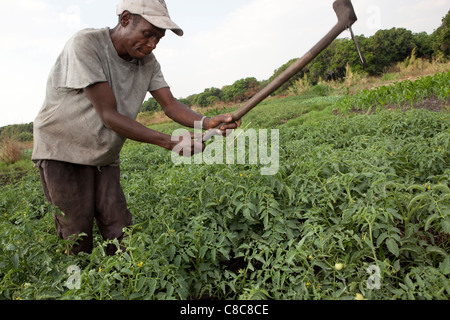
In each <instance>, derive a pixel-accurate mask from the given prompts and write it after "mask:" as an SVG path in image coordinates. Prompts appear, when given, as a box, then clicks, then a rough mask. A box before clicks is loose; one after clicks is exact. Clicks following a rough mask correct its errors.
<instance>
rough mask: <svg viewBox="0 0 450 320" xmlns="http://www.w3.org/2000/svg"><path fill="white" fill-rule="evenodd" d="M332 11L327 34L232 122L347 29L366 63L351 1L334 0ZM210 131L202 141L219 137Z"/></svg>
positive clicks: (246, 104) (265, 88)
mask: <svg viewBox="0 0 450 320" xmlns="http://www.w3.org/2000/svg"><path fill="white" fill-rule="evenodd" d="M333 8H334V11H335V12H336V14H337V17H338V22H337V24H336V25H335V26H334V27H333V29H331V30H330V32H328V34H327V35H326V36H325V37H324V38H323V39H322V40H320V41H319V42H318V43H317V44H316V45H315V46H314V47H313V48H312V49H311V50H309V51H308V52H307V53H306V54H305V55H304V56H303V57H301V58H300V59H298V60H297V61H295V62H294V63H293V64H292V65H291V66H290V67H289V68H288V69H286V70H285V71H284V72H283V73H282V74H280V75H279V76H278V77H277V78H275V79H274V80H273V81H272V82H271V83H269V84H268V85H267V86H266V87H264V88H263V89H262V90H261V91H260V92H258V93H257V94H256V95H254V96H253V97H252V98H251V99H250V100H248V101H247V102H246V103H245V104H244V105H242V106H241V107H240V108H239V109H238V110H237V111H236V112H234V113H233V114H232V117H233V120H234V121H238V120H240V119H241V118H242V117H243V116H245V115H246V114H247V113H248V112H249V111H250V110H252V109H253V108H254V107H256V106H257V105H258V104H259V103H260V102H261V101H263V100H264V99H265V98H267V97H268V96H269V95H270V94H272V93H273V92H274V91H276V90H277V89H278V88H280V87H281V86H282V85H283V84H284V83H286V82H287V81H289V80H290V79H291V78H292V77H293V76H294V75H296V74H297V73H298V72H300V71H301V70H302V69H303V68H304V67H305V66H306V65H308V64H309V63H310V62H311V61H312V60H313V59H314V58H316V57H317V56H318V55H319V54H320V53H321V52H322V51H323V50H325V49H326V48H327V47H328V46H329V45H330V44H331V43H332V42H333V41H334V40H335V39H336V38H337V37H338V36H339V35H340V34H341V33H342V32H344V31H345V30H347V29H349V30H350V34H351V36H352V39H353V41H354V42H355V45H356V48H357V50H358V53H359V57H360V58H361V61H362V63H363V65H366V61H365V59H364V57H363V55H362V53H361V50H360V48H359V45H358V42H357V41H356V38H355V36H354V34H353V31H352V25H353V24H354V23H355V22H356V20H358V18H357V17H356V13H355V10H354V8H353V5H352V2H351V0H336V1H335V2H334V3H333ZM220 126H221V125H219V126H217V127H216V128H215V129H211V130H209V131H207V132H205V134H204V135H203V141H208V140H210V139H211V138H212V137H213V136H215V135H221V132H220V130H219V129H218V128H219V127H220Z"/></svg>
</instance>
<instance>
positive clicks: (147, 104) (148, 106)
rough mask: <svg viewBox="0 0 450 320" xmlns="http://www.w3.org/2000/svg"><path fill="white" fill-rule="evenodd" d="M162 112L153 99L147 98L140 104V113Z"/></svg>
mask: <svg viewBox="0 0 450 320" xmlns="http://www.w3.org/2000/svg"><path fill="white" fill-rule="evenodd" d="M160 110H162V108H161V105H160V104H159V103H158V101H156V99H155V98H149V99H148V100H147V101H144V103H143V104H142V108H141V112H148V111H150V112H154V111H160Z"/></svg>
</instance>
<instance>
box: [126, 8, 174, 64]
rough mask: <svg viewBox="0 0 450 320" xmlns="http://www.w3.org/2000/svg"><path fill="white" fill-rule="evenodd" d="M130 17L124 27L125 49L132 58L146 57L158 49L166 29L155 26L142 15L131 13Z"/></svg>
mask: <svg viewBox="0 0 450 320" xmlns="http://www.w3.org/2000/svg"><path fill="white" fill-rule="evenodd" d="M124 18H125V19H127V17H124ZM128 19H129V21H128V24H127V25H126V27H125V29H124V30H125V34H124V36H125V37H124V38H125V41H124V49H125V50H126V51H127V53H128V55H129V56H130V57H131V58H135V59H144V58H145V57H146V56H148V55H149V54H151V53H152V51H153V50H155V49H156V46H157V45H158V43H159V41H160V40H161V38H163V37H164V36H165V34H166V30H164V29H160V28H157V27H155V26H154V25H152V24H151V23H150V22H148V21H147V20H145V19H144V18H142V17H140V16H136V15H131V14H130V17H129V18H128Z"/></svg>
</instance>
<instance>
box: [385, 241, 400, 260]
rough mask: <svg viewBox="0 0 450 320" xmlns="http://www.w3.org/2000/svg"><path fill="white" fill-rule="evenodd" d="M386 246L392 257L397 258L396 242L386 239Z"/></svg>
mask: <svg viewBox="0 0 450 320" xmlns="http://www.w3.org/2000/svg"><path fill="white" fill-rule="evenodd" d="M386 246H387V248H388V249H389V251H390V252H391V253H392V254H393V255H395V256H396V257H398V255H399V248H398V245H397V242H396V241H395V240H394V239H387V240H386Z"/></svg>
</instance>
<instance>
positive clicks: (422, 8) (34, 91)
mask: <svg viewBox="0 0 450 320" xmlns="http://www.w3.org/2000/svg"><path fill="white" fill-rule="evenodd" d="M166 2H167V5H168V8H169V11H170V14H171V17H172V19H173V20H174V21H175V22H176V23H177V24H178V25H179V26H180V27H182V28H183V30H184V32H185V35H184V36H183V37H178V36H176V35H175V34H174V33H172V32H167V35H166V37H165V38H164V39H163V40H162V41H161V42H160V44H159V46H158V48H157V50H156V51H155V55H156V56H157V58H158V60H159V61H160V63H161V65H162V69H163V73H164V75H165V78H166V80H167V82H168V83H169V84H170V86H171V89H172V92H173V93H174V95H175V96H176V97H177V98H184V97H187V96H189V95H191V94H195V93H200V92H203V90H204V89H206V88H211V87H217V88H221V87H222V86H224V85H229V84H232V83H233V82H234V81H236V80H239V79H242V78H246V77H255V78H257V79H258V80H265V79H268V78H269V77H270V76H271V75H272V74H273V72H274V70H275V69H277V68H278V67H280V66H281V65H282V64H284V63H285V62H287V61H288V60H290V59H292V58H298V57H301V56H302V55H303V54H305V53H306V52H307V51H308V50H309V49H310V48H311V47H312V46H313V45H314V44H316V43H317V42H318V41H319V40H320V39H321V38H322V37H323V36H324V35H325V34H326V33H327V32H328V31H329V30H330V29H331V28H332V27H333V26H334V25H335V24H336V22H337V18H336V15H335V13H334V11H333V9H332V3H333V0H316V1H311V0H220V1H219V0H189V1H186V0H166ZM352 2H353V5H354V7H355V11H356V13H357V15H358V18H359V21H358V22H356V24H355V25H354V27H353V29H354V32H355V33H356V34H358V35H360V34H363V35H365V36H371V35H373V34H374V33H375V32H376V31H377V30H379V29H390V28H393V27H397V28H400V27H403V28H407V29H409V30H412V31H413V32H422V31H425V32H427V33H429V34H430V33H432V32H433V31H434V30H435V29H436V28H438V27H439V26H440V24H441V20H442V18H443V17H444V16H445V15H446V14H447V12H448V10H449V9H450V0H395V1H394V0H353V1H352ZM117 3H118V0H0V4H1V5H2V12H3V22H4V26H7V27H4V28H3V29H2V31H1V32H0V43H1V50H0V67H1V78H0V81H1V82H0V107H1V116H0V126H4V125H8V124H16V123H28V122H32V121H34V118H35V117H36V115H37V113H38V112H39V110H40V108H41V106H42V102H43V100H44V97H45V83H46V79H47V77H48V74H49V71H50V68H51V67H52V65H53V63H54V62H55V60H56V58H57V56H58V55H59V53H60V51H61V49H62V48H63V46H64V44H65V42H66V41H67V40H68V39H69V38H70V37H71V36H72V35H73V34H74V33H75V32H76V31H78V30H80V29H83V28H88V27H92V28H103V27H111V28H112V27H114V26H115V25H116V23H117V17H116V14H115V13H116V5H117ZM343 36H349V33H348V32H344V33H343Z"/></svg>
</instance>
